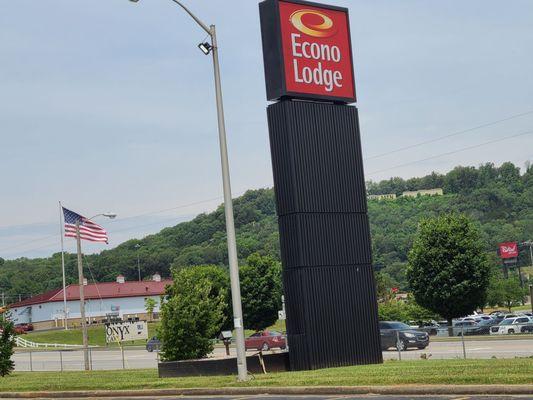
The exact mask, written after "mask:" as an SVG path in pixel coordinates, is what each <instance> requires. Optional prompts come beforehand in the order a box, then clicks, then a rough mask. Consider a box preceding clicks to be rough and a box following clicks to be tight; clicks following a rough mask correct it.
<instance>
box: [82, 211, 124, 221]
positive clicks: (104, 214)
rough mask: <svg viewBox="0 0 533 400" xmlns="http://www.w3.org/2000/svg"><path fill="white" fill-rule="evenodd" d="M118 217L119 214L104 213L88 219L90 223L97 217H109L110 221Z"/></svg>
mask: <svg viewBox="0 0 533 400" xmlns="http://www.w3.org/2000/svg"><path fill="white" fill-rule="evenodd" d="M116 216H117V214H115V213H102V214H96V215H94V216H92V217H91V218H87V219H88V220H89V221H90V220H93V219H95V218H96V217H107V218H110V219H114V218H116Z"/></svg>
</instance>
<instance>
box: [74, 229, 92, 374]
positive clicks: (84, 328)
mask: <svg viewBox="0 0 533 400" xmlns="http://www.w3.org/2000/svg"><path fill="white" fill-rule="evenodd" d="M76 243H77V247H78V279H79V285H80V315H81V330H82V334H83V361H84V364H85V371H89V340H88V337H87V321H86V320H85V292H84V289H85V288H84V286H83V264H82V256H81V237H80V220H79V219H78V220H76Z"/></svg>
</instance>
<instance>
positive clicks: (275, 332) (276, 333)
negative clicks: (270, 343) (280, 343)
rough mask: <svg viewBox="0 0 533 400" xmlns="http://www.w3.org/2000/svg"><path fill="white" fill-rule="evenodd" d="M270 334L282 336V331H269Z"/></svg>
mask: <svg viewBox="0 0 533 400" xmlns="http://www.w3.org/2000/svg"><path fill="white" fill-rule="evenodd" d="M268 334H269V336H281V333H279V332H278V331H269V332H268Z"/></svg>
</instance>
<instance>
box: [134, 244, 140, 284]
mask: <svg viewBox="0 0 533 400" xmlns="http://www.w3.org/2000/svg"><path fill="white" fill-rule="evenodd" d="M135 248H136V249H137V272H138V273H139V282H140V281H141V258H140V256H139V249H140V248H141V245H140V244H139V243H137V244H136V245H135Z"/></svg>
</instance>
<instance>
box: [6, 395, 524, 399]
mask: <svg viewBox="0 0 533 400" xmlns="http://www.w3.org/2000/svg"><path fill="white" fill-rule="evenodd" d="M1 398H2V395H1V394H0V399H1ZM69 399H70V400H74V399H75V398H69ZM85 399H87V398H85ZM89 399H90V400H104V399H105V400H119V399H120V400H125V399H129V400H146V399H147V398H146V397H90V398H89ZM150 399H151V400H187V399H191V400H251V399H254V400H285V399H288V400H369V399H371V400H419V399H425V400H511V399H517V400H518V399H520V400H524V399H533V396H463V395H459V396H458V395H454V396H380V395H372V394H370V395H360V396H264V395H262V396H178V397H175V396H161V397H157V396H156V397H150ZM65 400H68V399H65Z"/></svg>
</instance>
